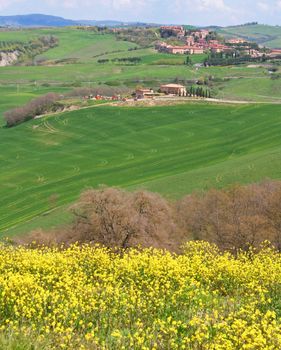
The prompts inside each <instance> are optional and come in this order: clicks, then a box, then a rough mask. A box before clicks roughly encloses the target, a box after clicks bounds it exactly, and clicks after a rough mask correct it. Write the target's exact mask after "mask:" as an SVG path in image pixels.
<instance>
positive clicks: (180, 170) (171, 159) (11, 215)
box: [0, 103, 281, 234]
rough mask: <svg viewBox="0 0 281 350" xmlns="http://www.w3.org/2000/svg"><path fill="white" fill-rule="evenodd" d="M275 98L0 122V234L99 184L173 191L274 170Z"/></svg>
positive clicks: (278, 173) (277, 169)
mask: <svg viewBox="0 0 281 350" xmlns="http://www.w3.org/2000/svg"><path fill="white" fill-rule="evenodd" d="M280 112H281V106H279V105H275V106H274V105H239V106H225V105H211V104H198V103H190V104H186V105H178V106H165V107H151V108H150V107H149V108H148V107H134V108H129V107H108V106H99V107H92V108H89V109H85V110H81V111H78V112H77V111H76V112H68V113H64V114H62V115H59V116H55V117H47V118H44V119H40V120H35V121H32V122H28V123H25V124H22V125H20V126H18V127H15V128H12V129H5V128H3V129H0V138H1V142H2V148H1V153H0V164H1V174H0V181H1V190H0V229H1V232H2V234H5V230H6V229H9V228H11V227H13V226H16V225H19V224H22V223H24V222H26V221H28V220H30V219H32V218H34V217H36V216H40V215H42V214H43V213H45V216H46V212H48V211H49V210H51V209H54V208H56V207H60V206H62V205H66V204H69V203H71V202H72V201H73V200H75V199H76V198H77V196H78V195H79V193H80V192H81V191H82V190H84V189H86V188H88V187H92V186H93V187H97V186H98V185H101V184H106V185H108V186H122V187H126V188H135V187H144V188H147V189H149V190H154V191H158V192H161V193H163V194H165V195H166V196H168V197H171V198H175V197H180V196H182V195H184V194H186V193H189V192H191V191H193V190H196V189H208V188H210V187H214V186H215V187H223V186H226V185H227V184H230V183H234V182H241V183H248V182H253V181H258V180H260V179H263V178H265V177H271V178H281V165H280V164H281V162H280V158H281V142H280V132H281V120H280Z"/></svg>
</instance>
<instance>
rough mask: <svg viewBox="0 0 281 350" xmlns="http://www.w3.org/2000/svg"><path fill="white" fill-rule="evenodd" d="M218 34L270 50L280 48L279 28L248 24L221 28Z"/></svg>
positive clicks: (280, 32) (280, 31) (280, 30)
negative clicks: (247, 41) (254, 43)
mask: <svg viewBox="0 0 281 350" xmlns="http://www.w3.org/2000/svg"><path fill="white" fill-rule="evenodd" d="M219 32H220V33H221V34H222V35H223V36H225V37H227V38H229V37H233V36H239V37H241V38H244V39H247V40H250V41H255V42H257V43H258V44H261V45H265V46H268V47H271V48H277V47H278V48H279V47H281V26H269V25H263V24H254V25H253V24H248V25H241V26H234V27H226V28H221V29H220V30H219Z"/></svg>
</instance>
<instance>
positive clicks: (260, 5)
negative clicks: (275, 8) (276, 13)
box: [258, 1, 270, 12]
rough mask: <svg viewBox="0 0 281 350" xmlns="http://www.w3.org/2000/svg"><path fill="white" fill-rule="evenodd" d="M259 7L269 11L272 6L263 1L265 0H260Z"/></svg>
mask: <svg viewBox="0 0 281 350" xmlns="http://www.w3.org/2000/svg"><path fill="white" fill-rule="evenodd" d="M258 9H259V10H261V11H266V12H267V11H269V10H270V6H269V5H268V4H267V3H265V2H263V1H259V2H258Z"/></svg>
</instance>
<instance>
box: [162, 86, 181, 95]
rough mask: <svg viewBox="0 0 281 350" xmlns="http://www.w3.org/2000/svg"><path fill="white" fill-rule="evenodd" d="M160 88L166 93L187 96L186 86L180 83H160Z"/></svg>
mask: <svg viewBox="0 0 281 350" xmlns="http://www.w3.org/2000/svg"><path fill="white" fill-rule="evenodd" d="M160 90H161V92H164V93H165V94H168V95H177V96H187V91H186V87H185V86H183V85H180V84H166V85H161V87H160Z"/></svg>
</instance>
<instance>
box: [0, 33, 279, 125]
mask: <svg viewBox="0 0 281 350" xmlns="http://www.w3.org/2000/svg"><path fill="white" fill-rule="evenodd" d="M43 35H54V36H55V37H57V38H58V39H59V45H58V46H57V47H55V48H53V49H50V50H48V51H47V52H45V53H44V54H42V55H41V56H39V57H35V63H36V62H37V61H38V59H39V58H40V59H42V58H44V60H45V63H43V65H33V66H30V65H29V66H10V67H1V68H0V72H1V74H0V89H1V91H2V92H3V94H4V95H2V96H1V99H2V100H3V101H5V105H7V106H17V105H21V104H22V101H23V102H25V101H26V98H25V96H22V92H24V93H25V92H27V93H28V94H29V95H33V94H41V93H44V91H45V90H46V87H47V88H50V90H52V89H54V90H57V91H58V90H61V91H64V90H65V89H70V88H73V86H92V87H95V86H98V85H99V84H109V85H120V86H122V85H125V86H130V87H131V88H132V89H134V88H135V86H136V85H144V86H147V87H154V88H155V89H158V88H159V85H160V84H162V83H166V82H175V81H181V82H184V83H185V84H187V85H188V84H191V83H192V81H193V82H196V81H197V80H198V79H201V80H204V79H205V80H208V79H209V78H210V77H211V79H212V82H211V89H212V90H213V94H214V96H217V97H220V98H221V97H222V98H223V97H224V96H227V98H229V99H231V98H233V99H241V100H251V101H253V100H254V101H267V102H270V101H276V100H279V101H280V100H281V96H280V94H279V91H280V88H281V79H277V80H274V81H273V80H272V79H271V76H270V74H269V73H268V70H267V69H266V68H265V67H260V68H254V69H253V68H249V67H247V65H242V66H238V67H211V68H200V69H198V68H195V67H193V66H186V65H184V61H185V57H184V56H177V55H168V54H160V53H157V52H156V51H155V50H154V49H153V48H139V47H138V46H137V45H136V44H134V43H130V42H126V41H121V40H117V39H116V37H115V36H114V35H111V34H105V35H103V34H98V33H96V32H91V31H84V30H78V29H75V28H49V29H47V28H45V29H33V30H31V29H23V30H13V31H0V41H4V42H5V41H8V42H11V41H12V42H13V41H24V42H27V41H29V40H30V39H32V38H36V37H39V36H43ZM135 48H136V50H135ZM124 57H139V58H141V61H140V63H139V64H136V65H132V64H124V63H123V64H120V63H118V62H112V60H114V59H118V58H124ZM204 58H205V55H198V56H194V57H192V61H193V63H198V62H202V61H203V60H204ZM99 59H108V60H109V61H108V62H107V63H105V64H99V63H98V60H99ZM190 82H191V83H190ZM6 87H7V92H6V90H5V89H6ZM18 87H19V89H18ZM10 90H13V91H16V93H17V94H12V95H11V94H10V92H9V91H10ZM4 110H5V109H4V107H3V106H1V107H0V119H1V113H2V111H4Z"/></svg>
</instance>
